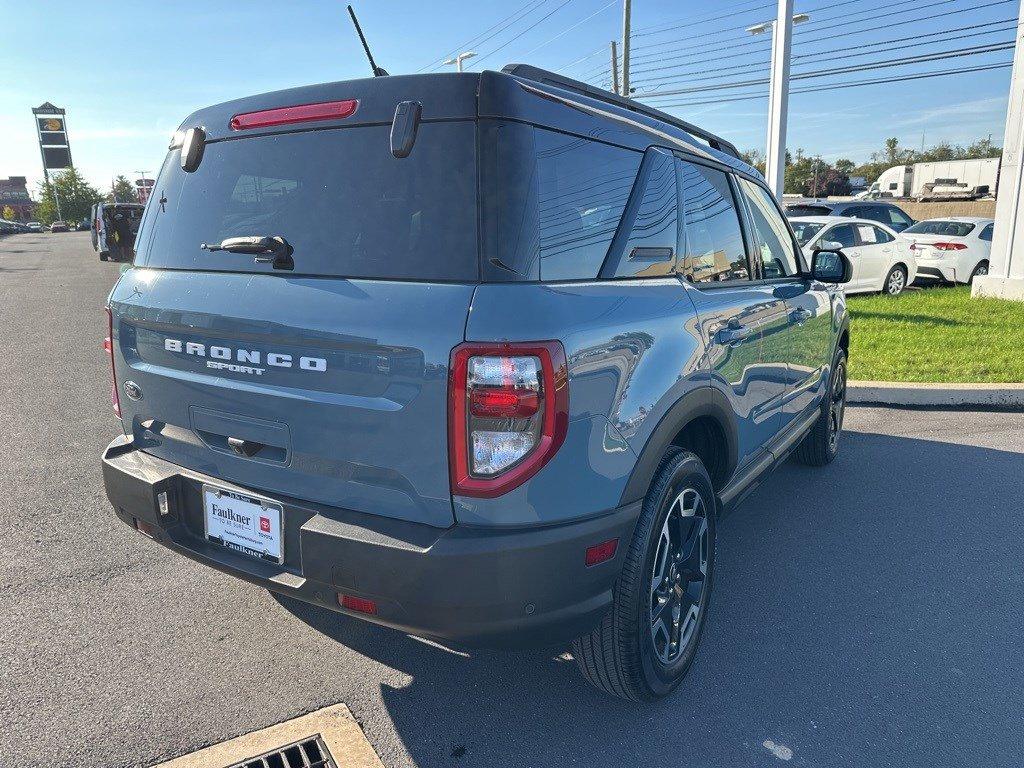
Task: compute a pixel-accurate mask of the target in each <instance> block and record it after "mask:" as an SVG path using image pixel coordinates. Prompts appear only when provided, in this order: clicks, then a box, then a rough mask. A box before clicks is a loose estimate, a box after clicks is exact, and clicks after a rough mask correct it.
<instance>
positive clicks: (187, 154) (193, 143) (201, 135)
mask: <svg viewBox="0 0 1024 768" xmlns="http://www.w3.org/2000/svg"><path fill="white" fill-rule="evenodd" d="M205 147H206V131H204V130H203V129H202V128H189V129H188V130H187V131H185V138H184V140H183V141H182V143H181V170H183V171H184V172H185V173H192V172H193V171H195V170H196V169H197V168H198V167H199V164H200V163H201V162H202V161H203V149H205Z"/></svg>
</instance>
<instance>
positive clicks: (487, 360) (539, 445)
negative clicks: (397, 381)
mask: <svg viewBox="0 0 1024 768" xmlns="http://www.w3.org/2000/svg"><path fill="white" fill-rule="evenodd" d="M448 417H449V429H448V443H449V466H450V470H451V484H452V493H453V494H454V495H456V496H482V497H493V496H500V495H501V494H503V493H506V492H508V491H510V490H512V489H513V488H516V487H518V486H520V485H522V484H523V483H525V482H526V481H527V480H529V479H530V478H531V477H533V476H534V475H535V474H536V473H537V472H538V471H539V470H540V468H541V467H543V466H544V464H546V463H547V461H548V460H549V459H550V458H551V457H552V456H553V455H554V454H555V452H556V451H557V450H558V449H559V447H560V446H561V445H562V442H563V441H564V440H565V433H566V431H567V429H568V425H569V381H568V370H567V366H566V362H565V351H564V350H563V349H562V345H561V344H560V343H559V342H557V341H538V342H526V343H508V344H476V343H468V344H461V345H459V346H458V347H456V348H455V349H454V350H453V351H452V365H451V380H450V386H449V414H448Z"/></svg>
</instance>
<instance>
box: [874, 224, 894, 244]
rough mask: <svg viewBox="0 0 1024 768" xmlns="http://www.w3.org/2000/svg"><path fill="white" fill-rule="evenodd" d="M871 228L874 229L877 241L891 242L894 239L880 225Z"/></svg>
mask: <svg viewBox="0 0 1024 768" xmlns="http://www.w3.org/2000/svg"><path fill="white" fill-rule="evenodd" d="M872 229H873V230H875V237H876V238H877V242H879V243H891V242H892V241H893V240H895V239H896V238H895V237H893V236H892V235H890V234H889V233H888V232H886V231H885V230H884V229H882V228H881V227H872Z"/></svg>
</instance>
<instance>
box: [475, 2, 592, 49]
mask: <svg viewBox="0 0 1024 768" xmlns="http://www.w3.org/2000/svg"><path fill="white" fill-rule="evenodd" d="M571 2H572V0H564V2H563V3H561V5H558V6H557V7H555V9H554V10H553V11H551V12H550V13H548V14H546V15H544V16H542V17H541V18H540V19H538V20H537V21H535V22H534V23H533V24H531V25H530V26H528V27H527V28H526V29H524V30H521V31H520V32H518V33H516V36H515V37H510V38H509V39H508V40H506V41H505V42H504V43H502V44H501V45H499V46H498V47H497V48H494V49H493V50H491V51H489V52H488V53H485V54H484V55H483V56H480V57H479V58H477V60H476V63H477V64H479V63H480V62H482V61H483V60H484V59H489V58H490V57H491V56H493V55H494V54H496V53H497V52H498V51H500V50H502V49H504V48H507V47H508V46H510V45H512V43H514V42H515V41H516V40H518V39H519V38H520V37H522V36H523V35H525V34H526V33H527V32H529V31H531V30H533V29H536V28H537V27H538V26H539V25H540V24H543V23H544V22H545V21H547V20H548V19H550V18H551V17H552V16H554V15H555V14H556V13H558V12H559V11H560V10H562V9H563V8H565V6H567V5H568V4H569V3H571Z"/></svg>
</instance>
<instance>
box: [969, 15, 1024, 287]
mask: <svg viewBox="0 0 1024 768" xmlns="http://www.w3.org/2000/svg"><path fill="white" fill-rule="evenodd" d="M1020 13H1021V16H1020V18H1021V19H1022V20H1024V0H1021V4H1020ZM1022 122H1024V29H1022V28H1021V27H1019V26H1018V27H1017V47H1016V48H1015V49H1014V52H1013V70H1012V73H1011V75H1010V99H1009V102H1008V103H1007V105H1006V129H1005V132H1004V133H1003V157H1002V160H1000V162H999V186H998V188H997V189H996V223H995V227H994V229H993V232H992V252H991V253H990V254H989V264H988V274H986V275H984V276H981V275H979V276H978V277H976V278H974V282H973V284H972V286H973V287H972V288H971V295H972V296H996V297H998V298H1003V299H1016V300H1018V301H1024V125H1022V124H1021V123H1022Z"/></svg>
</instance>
